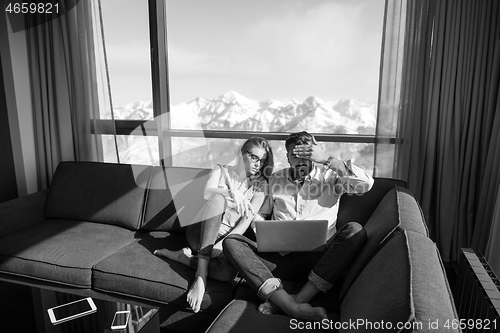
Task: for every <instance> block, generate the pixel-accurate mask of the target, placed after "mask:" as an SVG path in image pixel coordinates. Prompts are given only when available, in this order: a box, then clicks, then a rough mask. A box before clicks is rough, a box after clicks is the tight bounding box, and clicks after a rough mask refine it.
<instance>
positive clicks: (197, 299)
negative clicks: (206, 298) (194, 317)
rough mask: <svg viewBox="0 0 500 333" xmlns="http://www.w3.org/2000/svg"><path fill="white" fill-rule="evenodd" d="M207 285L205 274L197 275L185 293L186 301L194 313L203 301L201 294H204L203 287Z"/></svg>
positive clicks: (198, 309)
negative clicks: (203, 275)
mask: <svg viewBox="0 0 500 333" xmlns="http://www.w3.org/2000/svg"><path fill="white" fill-rule="evenodd" d="M206 286H207V278H206V276H205V277H204V278H203V277H202V276H199V275H197V276H196V278H195V280H194V283H193V285H192V286H191V288H190V289H189V292H188V294H187V302H188V304H189V306H190V307H191V309H192V310H193V311H194V313H196V312H198V311H200V307H201V302H202V301H203V295H205V288H206Z"/></svg>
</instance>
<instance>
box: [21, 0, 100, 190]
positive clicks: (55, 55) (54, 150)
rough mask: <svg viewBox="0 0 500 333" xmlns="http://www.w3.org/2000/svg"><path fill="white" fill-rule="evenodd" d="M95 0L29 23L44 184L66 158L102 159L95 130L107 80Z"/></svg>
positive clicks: (43, 185) (45, 185)
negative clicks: (101, 67) (101, 70)
mask: <svg viewBox="0 0 500 333" xmlns="http://www.w3.org/2000/svg"><path fill="white" fill-rule="evenodd" d="M94 6H95V1H79V2H78V4H77V5H76V6H75V7H74V8H72V9H71V10H69V11H68V12H67V13H65V14H63V15H61V16H60V17H58V18H56V19H53V20H51V21H48V22H46V23H43V24H37V23H39V22H36V21H28V24H27V26H31V27H32V28H30V29H28V30H27V31H26V34H27V44H28V45H27V49H28V59H29V63H30V76H31V78H32V80H31V84H32V100H33V110H34V111H33V112H34V126H35V137H36V156H37V161H36V163H37V168H38V171H39V174H38V179H39V189H45V188H48V187H49V186H50V182H51V180H52V175H53V173H54V171H55V169H56V167H57V165H58V164H59V162H61V161H72V160H78V161H99V160H102V144H101V138H100V136H99V135H94V134H93V133H92V131H93V127H94V125H95V121H96V120H98V119H99V96H98V86H97V83H98V82H99V81H100V80H102V78H101V77H98V75H97V73H96V67H97V62H96V50H95V49H94V29H95V24H94V22H98V17H95V15H96V11H95V10H93V7H94ZM28 19H29V20H36V19H37V18H36V16H29V17H28ZM97 60H98V61H99V59H97Z"/></svg>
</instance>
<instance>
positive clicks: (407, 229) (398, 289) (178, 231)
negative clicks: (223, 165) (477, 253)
mask: <svg viewBox="0 0 500 333" xmlns="http://www.w3.org/2000/svg"><path fill="white" fill-rule="evenodd" d="M209 171H210V170H207V169H201V168H187V167H159V166H141V165H130V164H113V163H98V162H62V163H60V164H59V165H58V167H57V170H56V172H55V173H54V175H53V179H52V182H51V186H50V188H49V189H48V190H44V191H40V192H37V193H33V194H30V195H28V196H25V197H21V198H18V199H15V200H11V201H8V202H5V203H2V204H0V280H2V281H7V282H13V283H18V284H24V285H28V286H34V287H38V288H47V289H52V290H61V291H65V292H68V293H74V294H77V295H85V296H91V297H97V298H104V299H115V300H118V301H127V302H130V303H137V304H138V305H153V306H156V307H159V308H161V311H160V321H161V326H162V327H165V328H167V329H168V330H172V331H181V332H203V331H205V330H208V331H209V332H222V331H223V332H257V331H259V332H286V331H296V330H300V329H307V330H309V331H311V330H312V331H314V330H323V329H325V328H327V329H332V330H333V331H336V330H338V329H337V328H340V331H354V330H356V331H357V332H368V331H372V330H374V328H373V325H382V323H385V324H386V325H389V324H388V323H390V325H393V326H394V327H393V328H392V329H391V330H389V331H408V332H412V331H415V332H427V331H428V332H430V331H433V332H436V331H440V329H442V330H443V331H447V332H448V331H450V332H453V331H454V330H453V329H452V327H451V325H450V329H448V327H446V329H444V328H445V326H444V325H446V324H447V323H451V321H452V320H453V319H455V318H457V315H456V311H455V307H454V303H453V298H452V295H451V292H450V288H449V286H448V283H447V278H446V274H445V271H444V269H443V266H442V262H441V259H440V256H439V252H438V251H437V249H436V246H435V244H434V243H433V242H432V241H431V240H430V239H429V238H428V230H427V228H426V225H425V222H424V218H423V216H422V212H421V211H420V208H419V205H418V203H417V202H416V201H415V199H414V198H413V196H412V194H411V193H410V192H409V191H408V190H406V189H405V188H404V183H402V182H400V181H396V180H393V179H385V178H376V179H375V183H374V186H373V188H372V189H371V190H370V191H369V192H367V193H365V194H364V195H361V196H357V195H352V196H350V195H344V196H343V197H342V198H341V204H340V210H339V215H338V224H339V225H340V226H341V225H343V224H345V223H347V222H349V221H357V222H359V223H361V224H362V225H364V226H365V229H366V231H367V235H368V240H367V243H366V245H365V247H364V248H363V250H362V251H361V253H360V254H359V256H358V257H357V258H356V260H355V261H354V262H353V263H352V266H351V267H350V269H349V271H348V272H346V274H345V275H344V277H343V278H342V281H339V283H338V284H336V286H335V288H333V289H332V291H330V292H329V293H328V294H326V295H320V296H318V297H316V298H315V299H314V300H313V302H312V303H313V305H321V306H324V307H325V309H327V311H328V313H329V318H330V321H329V322H328V323H326V322H324V323H321V324H322V325H323V326H322V327H318V326H315V327H310V326H305V325H312V323H304V322H300V321H292V320H291V319H290V318H288V317H286V316H284V315H280V314H277V315H263V314H260V313H259V312H258V311H257V310H256V306H257V305H258V303H259V300H258V299H257V298H256V296H255V292H254V291H253V290H250V289H249V288H248V286H247V284H246V282H245V281H244V279H241V278H240V277H236V278H235V279H234V280H233V281H230V282H220V281H215V280H211V281H210V282H209V284H208V288H207V292H206V295H205V297H204V299H203V302H202V306H201V310H200V312H198V313H196V314H194V313H193V312H192V311H191V310H189V307H188V304H187V302H186V294H187V291H188V289H189V286H190V285H191V284H192V282H193V279H194V274H193V273H194V272H193V270H192V269H191V268H189V267H186V266H184V265H182V264H179V263H176V262H172V261H170V260H168V259H165V258H159V257H157V256H155V255H153V254H152V252H153V251H154V250H155V249H157V248H162V247H166V248H169V249H171V250H177V249H180V248H182V247H184V246H186V241H185V234H184V231H185V227H186V225H188V224H189V223H192V222H193V221H195V220H196V215H197V213H198V212H199V210H200V209H201V208H202V206H203V204H204V203H205V200H204V199H203V187H204V184H205V182H206V180H207V178H208V174H209ZM303 282H304V281H284V285H285V288H286V289H287V290H289V291H290V292H291V293H293V292H296V290H298V288H300V286H301V285H302V284H303ZM356 320H364V321H365V323H366V324H369V323H371V324H372V326H371V327H369V326H364V327H361V326H359V325H358V327H355V328H353V327H354V326H352V322H353V321H356ZM349 322H351V326H348V325H347V326H346V325H345V324H346V323H349ZM419 322H420V323H422V324H423V325H422V327H421V328H420V327H418V326H416V325H414V326H413V327H411V328H409V326H411V324H413V323H419ZM335 323H336V324H335ZM399 323H407V324H405V325H406V326H405V329H404V330H399V329H396V328H395V326H396V324H399ZM340 324H343V325H344V326H341V325H340ZM436 324H437V325H438V326H439V329H438V330H436V329H435V325H436ZM316 325H317V324H316ZM339 325H340V326H339ZM384 328H387V326H385V327H384ZM385 330H387V329H385Z"/></svg>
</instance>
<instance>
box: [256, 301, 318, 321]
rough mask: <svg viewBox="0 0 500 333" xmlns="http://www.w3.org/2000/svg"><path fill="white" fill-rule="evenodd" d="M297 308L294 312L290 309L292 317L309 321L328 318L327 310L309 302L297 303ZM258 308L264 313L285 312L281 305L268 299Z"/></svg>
mask: <svg viewBox="0 0 500 333" xmlns="http://www.w3.org/2000/svg"><path fill="white" fill-rule="evenodd" d="M296 304H297V305H296V306H297V308H296V310H294V311H293V312H292V311H290V313H289V315H290V316H291V317H294V318H297V319H302V320H307V321H321V320H323V319H327V318H328V316H327V314H326V311H325V310H324V309H323V308H321V307H314V308H313V307H312V306H311V305H309V303H296ZM258 310H259V312H260V313H263V314H267V315H270V314H285V311H283V310H282V309H281V308H280V307H279V306H277V305H276V304H274V303H273V302H270V301H267V302H264V303H262V304H261V305H259V307H258Z"/></svg>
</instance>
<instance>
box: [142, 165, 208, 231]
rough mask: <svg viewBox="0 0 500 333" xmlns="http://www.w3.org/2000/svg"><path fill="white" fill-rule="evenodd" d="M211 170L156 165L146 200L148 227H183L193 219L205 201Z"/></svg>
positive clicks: (169, 228) (145, 221) (166, 229)
mask: <svg viewBox="0 0 500 333" xmlns="http://www.w3.org/2000/svg"><path fill="white" fill-rule="evenodd" d="M209 172H210V170H208V169H199V168H176V167H164V168H162V167H155V168H154V170H153V175H152V177H151V183H150V186H149V187H150V190H149V191H148V195H147V200H146V207H145V208H146V209H145V215H144V223H143V226H142V229H144V230H150V231H153V230H163V231H179V230H181V229H182V227H185V226H186V225H188V224H190V223H192V222H193V221H194V219H195V217H196V214H197V213H198V212H199V211H200V209H201V208H202V207H203V205H204V204H205V199H204V198H203V190H204V188H205V184H206V182H207V180H208V174H209Z"/></svg>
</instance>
